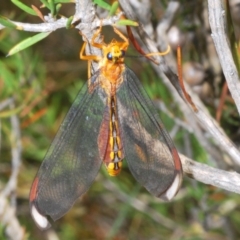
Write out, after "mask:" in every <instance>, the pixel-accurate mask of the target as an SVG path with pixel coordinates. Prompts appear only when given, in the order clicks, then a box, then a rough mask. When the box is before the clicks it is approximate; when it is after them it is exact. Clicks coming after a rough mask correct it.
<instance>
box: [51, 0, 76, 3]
mask: <svg viewBox="0 0 240 240" xmlns="http://www.w3.org/2000/svg"><path fill="white" fill-rule="evenodd" d="M54 3H75V0H54Z"/></svg>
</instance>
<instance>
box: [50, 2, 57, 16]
mask: <svg viewBox="0 0 240 240" xmlns="http://www.w3.org/2000/svg"><path fill="white" fill-rule="evenodd" d="M49 7H50V10H51V14H52V16H55V14H56V9H55V4H54V0H49Z"/></svg>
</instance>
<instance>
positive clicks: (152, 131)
mask: <svg viewBox="0 0 240 240" xmlns="http://www.w3.org/2000/svg"><path fill="white" fill-rule="evenodd" d="M123 78H124V81H123V83H122V85H121V86H120V88H119V89H118V92H117V100H118V102H117V106H118V116H119V120H120V129H121V134H122V138H123V149H124V153H125V158H126V161H127V162H128V165H129V168H130V170H131V172H132V174H133V176H134V177H135V178H136V180H137V181H138V182H139V183H140V184H141V185H143V186H144V187H145V188H146V189H147V190H148V191H149V192H150V193H151V194H153V195H155V196H157V197H160V198H162V199H164V200H170V199H171V198H173V197H174V196H175V194H176V193H177V191H178V189H179V187H180V185H181V181H182V167H181V162H180V159H179V156H178V153H177V150H176V148H175V147H174V144H173V142H172V140H171V138H170V136H169V135H168V133H167V131H166V130H165V128H164V127H163V124H162V122H161V120H160V118H159V115H158V113H157V111H156V109H155V107H154V105H153V103H152V101H151V100H150V98H149V97H148V95H147V93H146V91H145V90H144V89H143V87H142V86H141V84H140V82H139V80H138V79H137V77H136V75H135V74H134V73H133V72H132V71H131V70H130V69H129V68H127V67H126V70H125V72H124V74H123ZM159 141H161V143H162V144H161V146H162V147H161V148H159Z"/></svg>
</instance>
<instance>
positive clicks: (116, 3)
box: [108, 1, 119, 16]
mask: <svg viewBox="0 0 240 240" xmlns="http://www.w3.org/2000/svg"><path fill="white" fill-rule="evenodd" d="M118 7H119V3H118V2H117V1H116V2H114V3H113V4H112V6H111V9H110V11H109V14H108V16H113V15H114V14H115V13H116V11H117V9H118Z"/></svg>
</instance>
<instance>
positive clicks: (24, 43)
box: [7, 32, 51, 56]
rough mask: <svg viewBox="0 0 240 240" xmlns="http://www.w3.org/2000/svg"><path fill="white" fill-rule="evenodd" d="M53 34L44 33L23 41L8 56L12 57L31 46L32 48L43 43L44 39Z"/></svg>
mask: <svg viewBox="0 0 240 240" xmlns="http://www.w3.org/2000/svg"><path fill="white" fill-rule="evenodd" d="M50 33H51V32H43V33H38V34H36V35H34V36H33V37H29V38H27V39H25V40H23V41H21V42H20V43H18V44H17V45H15V46H14V47H13V48H12V49H11V50H10V51H9V52H8V55H7V56H11V55H13V54H15V53H17V52H20V51H22V50H23V49H25V48H28V47H30V46H32V45H33V44H35V43H37V42H39V41H41V40H42V39H44V38H46V37H47V36H48V35H49V34H50Z"/></svg>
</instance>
